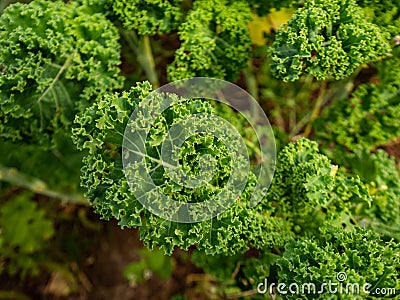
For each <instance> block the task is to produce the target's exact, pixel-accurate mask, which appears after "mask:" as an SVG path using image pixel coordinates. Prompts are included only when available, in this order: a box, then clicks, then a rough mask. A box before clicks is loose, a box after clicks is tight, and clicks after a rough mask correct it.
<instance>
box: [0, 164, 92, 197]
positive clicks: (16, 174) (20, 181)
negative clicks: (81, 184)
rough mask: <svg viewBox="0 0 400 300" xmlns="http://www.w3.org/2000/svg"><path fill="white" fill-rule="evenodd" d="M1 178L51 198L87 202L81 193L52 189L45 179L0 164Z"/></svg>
mask: <svg viewBox="0 0 400 300" xmlns="http://www.w3.org/2000/svg"><path fill="white" fill-rule="evenodd" d="M0 180H2V181H5V182H8V183H10V184H13V185H16V186H19V187H23V188H26V189H28V190H31V191H32V192H34V193H37V194H41V195H45V196H48V197H51V198H56V199H60V200H62V201H68V202H73V203H78V204H87V201H86V199H85V198H84V197H83V196H82V195H81V194H78V193H74V194H65V193H62V192H59V191H55V190H52V189H50V188H49V187H48V186H47V184H46V183H45V182H44V181H42V180H40V179H39V178H36V177H33V176H29V175H26V174H24V173H22V172H20V171H18V170H17V169H15V168H8V167H5V166H3V165H0Z"/></svg>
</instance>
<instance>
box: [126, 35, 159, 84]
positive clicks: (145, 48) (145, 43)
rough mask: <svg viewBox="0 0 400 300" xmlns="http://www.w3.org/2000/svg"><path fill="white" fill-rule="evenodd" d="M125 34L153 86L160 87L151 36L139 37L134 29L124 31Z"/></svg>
mask: <svg viewBox="0 0 400 300" xmlns="http://www.w3.org/2000/svg"><path fill="white" fill-rule="evenodd" d="M123 36H124V38H125V40H126V41H127V42H128V44H129V46H130V47H131V49H132V50H133V52H134V53H135V55H136V57H137V61H138V63H139V64H140V66H141V67H142V69H143V71H144V72H145V74H146V77H147V78H148V80H149V81H150V83H151V85H152V86H153V88H154V89H156V88H158V87H159V86H160V83H159V80H158V75H157V71H156V67H155V62H154V56H153V52H152V50H151V44H150V38H149V36H148V35H144V36H141V37H138V36H137V34H136V33H135V32H134V31H132V30H130V31H124V32H123Z"/></svg>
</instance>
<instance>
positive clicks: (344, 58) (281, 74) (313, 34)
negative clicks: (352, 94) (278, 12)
mask: <svg viewBox="0 0 400 300" xmlns="http://www.w3.org/2000/svg"><path fill="white" fill-rule="evenodd" d="M389 40H390V38H389V35H388V34H387V33H386V32H382V31H381V30H380V28H379V27H378V26H377V25H375V24H373V23H371V22H369V21H368V20H367V19H365V17H364V15H363V13H362V10H361V9H360V8H359V7H358V6H357V4H356V2H355V1H353V0H334V1H324V0H309V1H306V2H305V4H304V7H302V8H299V9H298V10H297V11H296V12H295V14H294V15H293V17H292V18H291V19H290V21H289V22H288V23H287V24H285V25H283V26H282V27H281V28H280V29H279V31H278V32H277V34H276V36H275V41H274V44H273V46H272V48H271V49H270V54H271V59H272V66H271V69H272V72H273V74H274V75H275V76H276V77H277V78H280V79H283V80H284V81H294V80H297V79H299V76H300V75H302V74H311V75H313V76H315V77H316V78H317V79H318V80H322V79H326V78H333V79H336V80H337V79H341V78H344V77H348V76H350V75H351V74H353V73H354V72H355V71H356V69H357V68H358V67H360V66H361V65H362V64H363V63H366V62H369V61H376V60H378V59H379V57H381V56H386V55H387V54H388V53H389V51H390V49H389Z"/></svg>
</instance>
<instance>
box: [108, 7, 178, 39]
mask: <svg viewBox="0 0 400 300" xmlns="http://www.w3.org/2000/svg"><path fill="white" fill-rule="evenodd" d="M181 2H182V0H117V1H114V4H113V10H114V12H115V13H116V14H117V15H118V16H119V18H120V20H121V21H122V23H123V24H124V27H125V28H127V29H134V30H136V31H137V32H138V34H140V35H146V34H147V35H154V34H156V33H158V34H161V33H169V32H170V31H171V30H174V29H176V28H177V27H178V26H179V24H180V23H181V19H182V17H183V12H182V6H181Z"/></svg>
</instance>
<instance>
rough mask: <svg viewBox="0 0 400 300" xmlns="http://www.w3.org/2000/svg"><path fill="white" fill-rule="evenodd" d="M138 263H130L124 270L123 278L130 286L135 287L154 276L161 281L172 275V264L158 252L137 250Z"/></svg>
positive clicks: (169, 259) (167, 257)
mask: <svg viewBox="0 0 400 300" xmlns="http://www.w3.org/2000/svg"><path fill="white" fill-rule="evenodd" d="M138 253H139V255H140V260H139V261H134V262H131V263H130V264H129V265H127V266H126V268H125V270H124V276H125V277H126V279H128V280H129V282H130V284H132V285H136V284H140V283H143V282H144V281H145V280H146V279H149V277H151V275H152V274H156V275H157V276H158V277H159V278H161V279H168V278H170V277H171V275H172V270H173V263H172V259H171V257H169V256H165V255H164V253H163V252H162V251H160V250H153V251H149V250H147V249H139V250H138Z"/></svg>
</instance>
